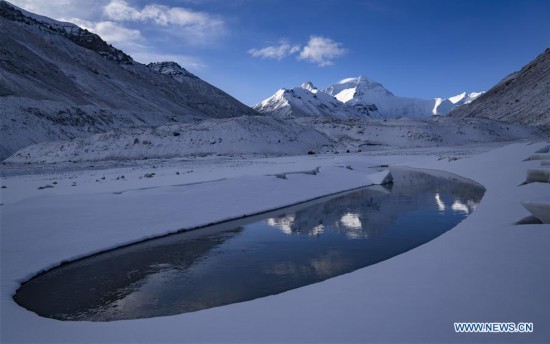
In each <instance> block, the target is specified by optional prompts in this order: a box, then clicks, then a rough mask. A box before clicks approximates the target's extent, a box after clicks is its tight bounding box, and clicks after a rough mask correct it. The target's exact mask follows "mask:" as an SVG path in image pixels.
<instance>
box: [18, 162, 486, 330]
mask: <svg viewBox="0 0 550 344" xmlns="http://www.w3.org/2000/svg"><path fill="white" fill-rule="evenodd" d="M392 173H393V175H394V184H393V185H391V186H390V187H386V188H383V187H380V186H377V187H369V188H364V189H361V190H358V191H355V192H350V193H346V194H343V195H336V196H331V197H327V198H324V199H319V200H316V201H312V202H308V203H306V204H302V205H299V206H294V207H290V208H287V209H283V210H279V211H276V212H272V213H269V214H263V215H259V216H255V217H251V218H247V219H244V220H239V221H232V222H228V223H224V224H220V225H216V226H211V227H208V228H204V229H200V230H196V231H190V232H187V233H181V234H177V235H173V236H169V237H165V238H161V239H157V240H152V241H148V242H144V243H141V244H136V245H132V246H128V247H125V248H121V249H118V250H113V251H110V252H107V253H103V254H100V255H96V256H92V257H89V258H85V259H82V260H79V261H76V262H74V263H71V264H68V265H64V266H62V267H59V268H56V269H53V270H51V271H50V272H48V273H46V274H43V275H40V276H38V277H36V278H34V279H32V280H31V281H29V282H27V283H25V284H24V285H23V286H22V287H21V288H20V289H19V290H18V292H17V294H16V296H15V300H16V302H17V303H19V304H20V305H22V306H23V307H26V308H28V309H30V310H32V311H35V312H37V313H38V314H40V315H42V316H47V317H52V318H57V319H63V320H92V321H110V320H119V319H134V318H147V317H155V316H163V315H171V314H179V313H184V312H191V311H196V310H201V309H205V308H211V307H216V306H221V305H225V304H230V303H235V302H241V301H246V300H251V299H255V298H258V297H263V296H266V295H272V294H277V293H280V292H283V291H286V290H289V289H293V288H297V287H300V286H304V285H308V284H311V283H315V282H319V281H322V280H324V279H327V278H330V277H333V276H337V275H340V274H343V273H347V272H351V271H353V270H356V269H358V268H361V267H364V266H367V265H370V264H374V263H376V262H379V261H381V260H384V259H388V258H390V257H392V256H395V255H397V254H400V253H402V252H405V251H408V250H410V249H412V248H414V247H416V246H418V245H421V244H423V243H425V242H427V241H429V240H432V239H433V238H435V237H437V236H439V235H441V234H442V233H444V232H445V231H447V230H449V229H450V228H452V227H453V226H455V225H456V224H457V223H458V222H460V221H461V220H462V219H463V218H464V217H465V216H467V215H468V214H469V213H471V212H472V211H473V210H474V209H475V207H476V205H477V204H478V203H479V201H480V199H481V197H482V195H483V192H484V190H483V189H482V188H481V187H479V186H477V185H474V184H471V183H468V182H466V181H463V180H458V179H456V178H454V177H449V176H440V177H435V176H431V175H428V174H425V173H421V172H418V171H405V170H393V171H392ZM434 200H435V201H434ZM350 239H353V240H350Z"/></svg>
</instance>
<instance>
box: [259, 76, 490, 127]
mask: <svg viewBox="0 0 550 344" xmlns="http://www.w3.org/2000/svg"><path fill="white" fill-rule="evenodd" d="M482 93H483V92H472V93H466V92H464V93H461V94H459V95H457V96H454V97H450V98H434V99H417V98H406V97H398V96H395V95H394V94H393V93H392V92H390V91H389V90H387V89H386V88H384V86H382V84H380V83H379V82H377V81H373V80H370V79H369V78H367V77H365V76H359V77H356V78H347V79H344V80H342V81H340V82H338V83H336V84H334V85H331V86H329V87H327V88H326V89H324V90H318V89H317V88H316V87H315V86H313V85H312V84H311V83H310V82H307V83H304V84H303V85H302V86H301V87H294V88H292V89H280V90H278V91H277V92H276V93H275V94H274V95H273V96H271V97H270V98H267V99H265V100H264V101H262V102H261V103H259V104H257V105H255V106H254V109H256V110H258V111H259V112H261V113H265V114H268V115H271V116H275V117H278V118H291V117H295V118H298V117H332V118H373V119H379V118H399V117H406V118H413V119H425V118H429V117H431V116H432V115H445V114H447V113H448V112H449V111H451V110H452V109H454V108H456V107H458V106H460V105H462V104H467V103H469V102H471V101H472V100H474V99H475V98H477V97H478V96H479V95H480V94H482Z"/></svg>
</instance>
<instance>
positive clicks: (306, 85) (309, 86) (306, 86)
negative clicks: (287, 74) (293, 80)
mask: <svg viewBox="0 0 550 344" xmlns="http://www.w3.org/2000/svg"><path fill="white" fill-rule="evenodd" d="M301 87H302V88H303V89H304V90H308V91H309V92H311V93H317V91H318V89H317V87H315V86H314V85H313V83H312V82H311V81H306V82H304V83H303V84H302V86H301Z"/></svg>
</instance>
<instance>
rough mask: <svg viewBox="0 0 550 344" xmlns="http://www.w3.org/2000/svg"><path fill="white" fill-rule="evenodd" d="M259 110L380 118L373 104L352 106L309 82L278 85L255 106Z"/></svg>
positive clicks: (285, 114)
mask: <svg viewBox="0 0 550 344" xmlns="http://www.w3.org/2000/svg"><path fill="white" fill-rule="evenodd" d="M254 109H256V110H257V111H258V112H261V113H264V114H268V115H271V116H274V117H276V118H298V117H328V118H341V119H342V118H381V116H380V114H379V113H378V110H377V109H376V107H375V106H357V107H355V106H352V105H351V104H345V103H342V102H341V101H339V100H338V99H336V98H334V97H333V96H331V95H329V94H327V93H325V92H320V91H319V90H318V89H317V88H316V87H315V86H314V85H313V84H312V83H311V82H306V83H303V84H302V86H301V87H294V88H291V89H284V88H283V89H280V90H278V91H277V92H276V93H275V94H274V95H273V96H271V97H269V98H267V99H265V100H264V101H262V102H261V103H259V104H256V105H255V106H254Z"/></svg>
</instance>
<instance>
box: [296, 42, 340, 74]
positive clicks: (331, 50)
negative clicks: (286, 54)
mask: <svg viewBox="0 0 550 344" xmlns="http://www.w3.org/2000/svg"><path fill="white" fill-rule="evenodd" d="M346 52H347V50H346V49H344V48H343V47H342V43H338V42H335V41H333V40H332V39H330V38H326V37H322V36H311V37H310V38H309V41H308V42H307V45H306V46H305V47H304V48H303V49H302V51H301V52H300V55H299V56H298V60H305V61H309V62H312V63H317V64H318V65H319V66H321V67H324V66H330V65H332V64H333V62H332V61H333V60H334V59H335V58H337V57H340V56H342V55H344V54H345V53H346Z"/></svg>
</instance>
